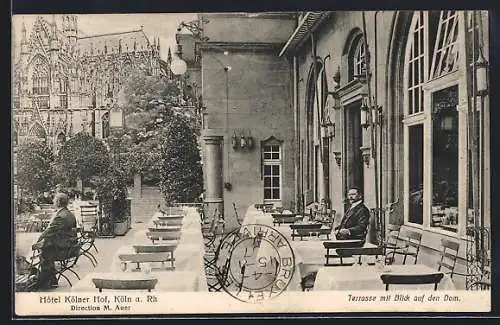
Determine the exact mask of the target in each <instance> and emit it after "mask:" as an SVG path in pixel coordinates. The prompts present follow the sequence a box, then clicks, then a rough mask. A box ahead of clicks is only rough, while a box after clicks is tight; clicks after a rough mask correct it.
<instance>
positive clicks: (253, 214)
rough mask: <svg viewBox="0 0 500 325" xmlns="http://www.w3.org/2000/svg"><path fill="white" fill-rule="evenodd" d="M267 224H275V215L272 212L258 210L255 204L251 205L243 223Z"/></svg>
mask: <svg viewBox="0 0 500 325" xmlns="http://www.w3.org/2000/svg"><path fill="white" fill-rule="evenodd" d="M255 224H259V225H266V226H269V227H272V226H273V217H272V216H271V214H270V213H264V212H262V211H261V210H257V209H256V208H255V207H254V205H253V204H252V205H250V206H249V207H248V209H247V212H246V213H245V217H244V218H243V222H242V225H243V226H245V225H255Z"/></svg>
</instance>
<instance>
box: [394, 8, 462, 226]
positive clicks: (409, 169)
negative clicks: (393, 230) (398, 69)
mask: <svg viewBox="0 0 500 325" xmlns="http://www.w3.org/2000/svg"><path fill="white" fill-rule="evenodd" d="M458 20H459V19H458V14H457V13H456V12H455V11H419V12H415V14H414V16H413V20H412V24H411V27H410V31H409V36H408V41H407V45H406V52H405V53H406V57H405V71H404V98H405V107H404V115H405V116H404V117H405V118H404V122H403V123H404V130H405V132H404V134H405V137H404V138H405V139H404V141H405V197H406V198H407V200H406V202H405V220H406V221H407V222H409V223H412V224H417V225H422V226H425V227H430V228H439V229H440V230H444V231H449V232H453V233H458V232H459V225H460V220H464V221H465V220H466V218H465V214H466V213H465V208H466V203H464V205H463V206H462V208H460V207H459V205H460V204H459V184H460V182H459V177H461V176H459V170H460V166H459V156H460V155H466V151H464V150H466V147H464V146H463V149H460V147H459V141H458V139H459V137H460V136H459V133H460V132H466V130H465V129H464V130H462V131H460V130H459V114H458V111H457V105H458V103H459V101H460V100H459V99H460V96H462V98H463V96H464V94H459V88H460V87H459V85H460V83H464V82H466V81H465V80H463V79H464V77H463V76H461V75H460V74H451V73H452V72H454V71H456V70H457V69H458V68H459V66H458V62H459V61H458V55H459V45H460V42H459V39H458V35H459V32H458V29H459V28H460V24H459V22H458ZM461 150H462V151H461ZM460 152H462V154H461V153H460ZM424 157H425V159H424ZM464 166H465V165H464ZM462 182H463V181H462ZM464 193H465V192H464ZM459 208H460V209H461V213H459V210H460V209H459ZM459 215H461V216H464V217H461V218H459ZM462 223H463V222H462Z"/></svg>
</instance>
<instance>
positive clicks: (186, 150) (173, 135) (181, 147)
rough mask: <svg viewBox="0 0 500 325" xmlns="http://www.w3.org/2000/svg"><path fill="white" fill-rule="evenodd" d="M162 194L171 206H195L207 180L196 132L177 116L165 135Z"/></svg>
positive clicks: (162, 151) (185, 119) (182, 117)
mask: <svg viewBox="0 0 500 325" xmlns="http://www.w3.org/2000/svg"><path fill="white" fill-rule="evenodd" d="M162 140H163V141H162V144H161V158H162V159H161V169H160V172H161V181H160V190H161V191H162V193H163V194H164V196H165V200H166V203H167V205H170V204H172V203H174V202H194V201H195V200H196V199H197V198H198V197H199V196H200V194H201V193H202V189H203V177H202V169H201V157H200V150H199V148H198V143H197V138H196V130H194V129H193V125H192V124H191V123H190V122H189V120H188V118H186V117H185V116H183V115H181V114H177V115H176V116H175V118H173V119H171V120H170V121H169V124H168V126H167V127H166V128H165V129H164V132H163V133H162Z"/></svg>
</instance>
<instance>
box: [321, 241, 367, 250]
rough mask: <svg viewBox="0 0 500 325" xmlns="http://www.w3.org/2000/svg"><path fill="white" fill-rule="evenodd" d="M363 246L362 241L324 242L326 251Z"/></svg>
mask: <svg viewBox="0 0 500 325" xmlns="http://www.w3.org/2000/svg"><path fill="white" fill-rule="evenodd" d="M363 244H364V241H363V240H361V239H349V240H334V241H324V242H323V247H324V248H326V249H337V248H358V247H362V246H363Z"/></svg>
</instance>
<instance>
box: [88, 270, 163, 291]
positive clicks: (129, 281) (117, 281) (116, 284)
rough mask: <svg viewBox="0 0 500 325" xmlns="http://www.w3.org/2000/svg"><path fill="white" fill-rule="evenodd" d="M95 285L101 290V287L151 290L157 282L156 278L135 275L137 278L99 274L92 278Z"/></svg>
mask: <svg viewBox="0 0 500 325" xmlns="http://www.w3.org/2000/svg"><path fill="white" fill-rule="evenodd" d="M92 282H93V283H94V285H95V287H96V288H97V289H99V292H102V289H110V290H148V292H151V290H153V289H154V288H155V286H156V284H157V283H158V279H154V278H145V277H141V275H139V274H138V275H137V278H135V279H134V278H116V275H115V274H110V275H109V277H108V276H99V277H95V278H93V279H92Z"/></svg>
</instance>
